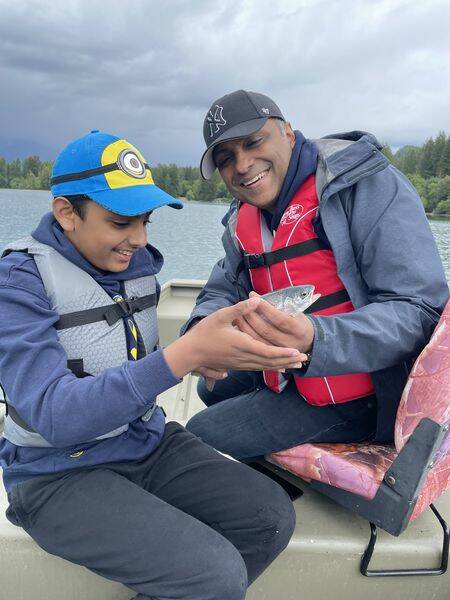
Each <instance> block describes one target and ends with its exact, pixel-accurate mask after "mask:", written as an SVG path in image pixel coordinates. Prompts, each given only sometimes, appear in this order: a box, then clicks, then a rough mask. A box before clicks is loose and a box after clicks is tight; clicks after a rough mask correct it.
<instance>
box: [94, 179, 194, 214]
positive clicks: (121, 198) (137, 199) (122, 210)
mask: <svg viewBox="0 0 450 600" xmlns="http://www.w3.org/2000/svg"><path fill="white" fill-rule="evenodd" d="M88 195H89V198H92V200H94V202H97V204H100V206H103V208H106V209H107V210H110V211H112V212H114V213H116V214H118V215H124V216H127V217H135V216H136V215H143V214H144V213H146V212H150V211H151V210H155V208H159V207H160V206H165V205H167V206H171V207H172V208H183V203H182V202H181V201H180V200H177V199H176V198H173V197H172V196H170V195H169V194H167V193H166V192H164V191H163V190H162V189H161V188H159V187H158V186H156V185H134V186H131V187H123V188H116V189H113V190H101V191H99V192H89V193H88Z"/></svg>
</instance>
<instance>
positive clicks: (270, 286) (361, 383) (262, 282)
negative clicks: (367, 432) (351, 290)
mask: <svg viewBox="0 0 450 600" xmlns="http://www.w3.org/2000/svg"><path fill="white" fill-rule="evenodd" d="M317 211H318V199H317V193H316V185H315V176H314V175H311V176H310V177H309V178H308V179H307V180H306V181H305V182H304V184H303V185H302V186H301V187H300V189H299V190H298V191H297V192H296V194H295V195H294V197H293V198H292V200H291V202H290V204H289V206H288V207H287V208H286V210H285V212H284V214H283V216H282V218H281V221H280V224H279V226H278V229H277V231H276V233H275V237H274V236H273V235H272V233H271V232H270V231H269V228H268V227H267V224H266V221H265V219H264V216H263V214H262V213H261V211H260V210H259V209H258V208H256V207H255V206H251V205H250V204H242V205H241V206H240V208H239V214H238V219H237V224H236V239H237V241H238V244H239V246H240V247H241V249H242V250H243V251H244V253H245V254H244V264H245V265H246V266H247V268H248V269H249V273H250V279H251V282H252V286H253V289H254V290H255V291H256V292H258V294H265V293H267V292H270V291H272V290H279V289H283V288H287V287H289V286H294V285H307V284H312V285H314V286H315V293H319V294H321V297H320V298H319V299H318V300H317V301H316V302H315V303H314V304H313V305H312V306H311V309H310V310H308V309H307V311H306V312H310V313H311V314H314V315H321V316H327V315H334V314H341V313H347V312H351V311H353V310H354V306H353V304H352V302H351V300H350V298H349V296H348V293H347V291H346V289H345V287H344V285H343V283H342V281H341V280H340V279H339V277H338V274H337V267H336V261H335V258H334V254H333V252H332V251H331V250H330V249H329V248H328V247H327V246H325V245H324V244H323V243H322V242H321V240H320V239H319V238H318V237H317V235H316V233H315V231H314V227H313V219H314V217H315V216H316V214H317ZM330 352H332V349H330ZM264 380H265V382H266V385H267V386H268V387H269V388H270V389H271V390H273V391H275V392H278V393H279V392H281V391H282V389H283V388H284V386H285V385H286V384H287V379H286V378H285V377H284V375H283V374H281V373H279V372H278V371H267V372H265V373H264ZM295 383H296V385H297V389H298V391H299V392H300V394H302V396H304V397H305V399H306V400H307V401H308V402H309V403H310V404H315V405H318V406H324V405H326V404H337V403H341V402H350V401H351V400H356V399H357V398H362V397H364V396H368V395H371V394H373V393H374V388H373V384H372V380H371V377H370V375H369V374H368V373H359V374H349V375H330V376H327V377H295Z"/></svg>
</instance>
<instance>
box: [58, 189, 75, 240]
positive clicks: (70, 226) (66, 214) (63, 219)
mask: <svg viewBox="0 0 450 600" xmlns="http://www.w3.org/2000/svg"><path fill="white" fill-rule="evenodd" d="M52 209H53V215H54V217H55V219H56V220H57V221H58V223H59V224H60V225H61V227H62V228H63V230H64V231H66V232H70V231H74V229H75V221H76V217H77V215H76V213H75V211H74V210H73V206H72V204H71V203H70V202H69V200H67V198H64V196H57V197H56V198H53V202H52Z"/></svg>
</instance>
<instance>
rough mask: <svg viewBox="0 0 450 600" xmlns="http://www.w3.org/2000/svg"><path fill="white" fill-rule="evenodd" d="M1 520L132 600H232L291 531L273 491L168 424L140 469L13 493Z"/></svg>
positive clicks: (35, 483)
mask: <svg viewBox="0 0 450 600" xmlns="http://www.w3.org/2000/svg"><path fill="white" fill-rule="evenodd" d="M7 516H8V518H9V519H10V520H11V521H12V522H13V523H15V524H16V525H20V526H21V527H23V528H24V529H25V530H26V531H27V532H28V533H29V534H30V536H31V537H32V538H33V539H34V540H35V541H36V542H37V543H38V544H39V545H40V546H41V547H42V548H44V550H46V551H47V552H49V553H51V554H56V555H58V556H61V557H63V558H65V559H67V560H69V561H71V562H74V563H77V564H80V565H84V566H85V567H87V568H89V569H90V570H92V571H94V572H95V573H98V574H99V575H102V576H103V577H106V578H107V579H112V580H114V581H120V582H121V583H123V584H124V585H126V586H128V587H129V588H131V589H133V590H135V591H136V592H137V596H136V599H139V600H144V599H149V598H152V599H153V600H157V599H160V598H161V599H164V600H168V599H186V600H238V599H239V600H240V599H242V598H244V597H245V591H246V589H247V585H248V584H249V583H251V582H252V581H253V580H254V579H255V578H256V577H257V576H258V575H259V574H260V573H261V572H262V571H263V570H264V569H265V568H266V567H267V566H268V565H269V564H270V563H271V562H272V561H273V560H274V558H275V557H276V556H277V555H278V554H279V553H280V552H281V551H282V550H283V548H285V546H286V545H287V543H288V541H289V539H290V537H291V535H292V532H293V529H294V523H295V513H294V510H293V507H292V503H291V501H290V500H289V498H288V496H287V494H286V493H285V492H284V490H283V489H282V488H281V487H280V486H278V485H277V484H276V483H274V482H273V481H271V480H270V479H268V478H266V477H264V476H263V475H260V474H259V473H257V472H256V471H253V470H252V469H250V468H249V467H247V466H246V465H243V464H240V463H237V462H235V461H232V460H230V459H228V458H225V457H224V456H222V455H220V454H219V453H217V452H216V451H215V450H213V449H212V448H210V447H209V446H207V445H205V444H204V443H202V442H201V441H199V440H198V439H197V438H196V437H195V436H193V435H192V434H190V433H189V432H187V431H186V430H185V429H184V428H182V427H181V426H180V425H178V424H177V423H169V424H168V425H167V426H166V431H165V434H164V437H163V439H162V442H161V444H160V446H159V447H158V448H157V450H156V451H155V452H154V453H153V454H151V455H150V456H149V457H147V458H146V459H145V460H142V461H140V462H134V463H132V462H126V463H114V464H107V465H102V466H99V467H97V468H89V469H85V470H79V471H75V472H66V473H63V474H58V475H52V476H43V477H38V478H36V479H32V480H29V481H26V482H25V483H22V484H20V485H18V486H16V487H15V488H13V490H12V492H11V494H10V507H9V508H8V511H7Z"/></svg>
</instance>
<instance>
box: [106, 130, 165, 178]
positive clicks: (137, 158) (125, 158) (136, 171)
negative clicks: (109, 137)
mask: <svg viewBox="0 0 450 600" xmlns="http://www.w3.org/2000/svg"><path fill="white" fill-rule="evenodd" d="M101 163H102V166H105V165H111V164H114V163H115V164H117V167H118V168H117V169H115V170H114V171H110V172H108V173H105V174H104V175H105V179H106V181H107V183H108V185H109V187H110V188H111V189H118V188H124V187H129V186H134V185H149V184H150V185H154V181H153V177H152V174H151V171H150V169H149V167H148V164H147V162H146V160H145V158H144V157H143V156H142V154H141V153H140V152H139V150H137V148H135V147H134V146H132V145H131V144H130V143H129V142H127V141H126V140H117V141H116V142H113V143H112V144H109V145H108V146H106V148H105V149H104V150H103V153H102V156H101Z"/></svg>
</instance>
